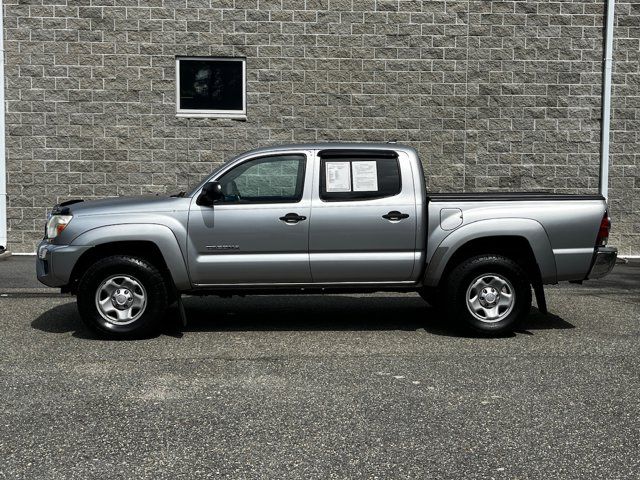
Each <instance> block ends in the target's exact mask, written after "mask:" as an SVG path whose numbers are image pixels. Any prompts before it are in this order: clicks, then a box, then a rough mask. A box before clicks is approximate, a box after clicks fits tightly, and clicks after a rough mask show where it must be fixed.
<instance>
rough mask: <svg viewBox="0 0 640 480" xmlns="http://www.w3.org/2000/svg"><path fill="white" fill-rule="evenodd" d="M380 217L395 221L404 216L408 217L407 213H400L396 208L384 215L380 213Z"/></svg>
mask: <svg viewBox="0 0 640 480" xmlns="http://www.w3.org/2000/svg"><path fill="white" fill-rule="evenodd" d="M382 218H385V219H387V220H389V221H390V222H397V221H398V220H402V219H404V218H409V214H408V213H400V212H398V211H397V210H394V211H392V212H389V213H387V214H386V215H382Z"/></svg>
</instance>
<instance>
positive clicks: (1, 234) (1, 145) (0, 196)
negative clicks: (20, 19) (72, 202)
mask: <svg viewBox="0 0 640 480" xmlns="http://www.w3.org/2000/svg"><path fill="white" fill-rule="evenodd" d="M0 107H1V109H0V253H2V252H3V251H4V250H5V249H6V248H7V159H6V157H5V151H4V150H5V131H4V111H5V105H4V2H2V0H0Z"/></svg>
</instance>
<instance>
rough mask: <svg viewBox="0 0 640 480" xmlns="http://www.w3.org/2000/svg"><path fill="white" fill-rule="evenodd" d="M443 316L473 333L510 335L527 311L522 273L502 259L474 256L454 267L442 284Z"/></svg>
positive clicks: (527, 290) (528, 304)
mask: <svg viewBox="0 0 640 480" xmlns="http://www.w3.org/2000/svg"><path fill="white" fill-rule="evenodd" d="M445 283H446V293H447V298H448V301H447V302H446V307H445V310H446V313H447V315H448V317H449V318H451V319H452V320H453V319H455V320H457V321H461V322H462V323H463V324H464V325H465V326H467V327H469V328H471V329H472V330H474V331H476V332H480V333H483V334H489V335H499V334H503V333H507V332H510V331H512V330H513V329H514V328H515V327H516V326H517V325H518V324H519V323H520V322H521V321H522V320H523V319H524V318H525V317H526V316H527V315H528V314H529V309H530V308H531V286H530V281H529V278H528V276H527V274H526V272H525V270H524V269H523V268H522V267H521V266H520V265H519V264H518V263H516V262H514V261H513V260H511V259H510V258H507V257H504V256H502V255H490V254H486V255H478V256H475V257H472V258H469V259H467V260H465V261H463V262H462V263H460V264H459V265H458V266H457V267H455V268H454V269H453V270H452V271H451V274H450V275H449V276H448V278H447V280H446V282H445Z"/></svg>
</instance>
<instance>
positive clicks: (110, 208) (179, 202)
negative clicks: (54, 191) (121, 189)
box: [53, 195, 191, 216]
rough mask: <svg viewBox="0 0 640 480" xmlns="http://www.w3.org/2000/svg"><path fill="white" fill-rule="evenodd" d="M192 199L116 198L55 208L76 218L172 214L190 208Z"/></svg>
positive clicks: (77, 202)
mask: <svg viewBox="0 0 640 480" xmlns="http://www.w3.org/2000/svg"><path fill="white" fill-rule="evenodd" d="M190 202H191V198H189V197H185V198H181V197H166V196H155V195H153V196H151V195H150V196H141V197H114V198H105V199H102V200H89V201H86V202H85V201H84V200H69V201H66V202H62V203H60V204H59V205H56V206H55V207H54V209H53V210H54V212H55V213H62V214H64V213H69V214H71V215H74V216H84V215H113V214H123V213H145V212H156V213H157V212H171V211H176V210H186V209H188V208H189V203H190Z"/></svg>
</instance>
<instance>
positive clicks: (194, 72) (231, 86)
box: [176, 57, 247, 119]
mask: <svg viewBox="0 0 640 480" xmlns="http://www.w3.org/2000/svg"><path fill="white" fill-rule="evenodd" d="M176 114H177V115H178V116H183V117H213V118H240V119H244V118H246V115H247V90H246V60H245V59H244V58H211V57H176Z"/></svg>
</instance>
